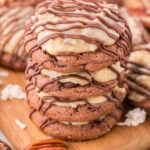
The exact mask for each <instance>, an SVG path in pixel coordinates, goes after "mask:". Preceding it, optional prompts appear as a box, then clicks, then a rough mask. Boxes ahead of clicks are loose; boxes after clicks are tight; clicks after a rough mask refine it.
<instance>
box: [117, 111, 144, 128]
mask: <svg viewBox="0 0 150 150" xmlns="http://www.w3.org/2000/svg"><path fill="white" fill-rule="evenodd" d="M125 116H126V120H125V121H124V122H120V123H118V125H119V126H138V125H140V124H142V123H144V122H145V120H146V116H147V114H146V111H145V110H143V109H141V108H135V109H133V110H130V111H129V112H128V113H127V114H126V115H125Z"/></svg>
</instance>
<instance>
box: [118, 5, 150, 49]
mask: <svg viewBox="0 0 150 150" xmlns="http://www.w3.org/2000/svg"><path fill="white" fill-rule="evenodd" d="M120 12H121V14H122V16H123V17H124V18H125V19H126V21H127V22H128V25H129V27H130V30H131V33H132V45H133V46H137V45H141V44H146V43H149V42H150V36H149V34H148V32H147V30H146V29H145V28H144V26H143V24H142V23H141V21H140V20H139V18H138V17H135V16H133V15H132V14H131V13H130V12H129V11H128V10H127V9H126V8H124V7H122V8H120Z"/></svg>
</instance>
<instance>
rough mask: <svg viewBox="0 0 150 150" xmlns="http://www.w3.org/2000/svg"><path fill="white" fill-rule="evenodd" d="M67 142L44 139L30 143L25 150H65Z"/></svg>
mask: <svg viewBox="0 0 150 150" xmlns="http://www.w3.org/2000/svg"><path fill="white" fill-rule="evenodd" d="M67 147H68V146H67V142H65V141H62V140H59V139H46V140H40V141H37V142H34V143H31V144H30V145H29V146H27V148H25V150H67Z"/></svg>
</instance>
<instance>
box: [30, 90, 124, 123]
mask: <svg viewBox="0 0 150 150" xmlns="http://www.w3.org/2000/svg"><path fill="white" fill-rule="evenodd" d="M111 98H112V99H107V98H106V97H105V96H99V97H97V98H93V99H92V98H91V99H92V101H90V98H89V99H84V100H83V99H77V100H70V99H64V100H60V98H58V97H49V99H47V100H45V99H44V98H43V99H42V98H39V97H38V95H37V94H36V92H35V91H34V90H32V91H30V92H29V93H28V104H29V106H31V107H32V108H34V109H36V110H38V111H40V112H42V113H43V114H44V115H46V116H47V117H49V118H52V119H54V120H59V121H91V120H96V119H98V118H99V117H100V116H104V115H107V114H108V113H110V112H111V111H113V110H114V109H115V108H116V107H117V106H118V105H120V104H121V102H122V101H121V100H119V99H117V98H115V97H111ZM60 112H61V113H60Z"/></svg>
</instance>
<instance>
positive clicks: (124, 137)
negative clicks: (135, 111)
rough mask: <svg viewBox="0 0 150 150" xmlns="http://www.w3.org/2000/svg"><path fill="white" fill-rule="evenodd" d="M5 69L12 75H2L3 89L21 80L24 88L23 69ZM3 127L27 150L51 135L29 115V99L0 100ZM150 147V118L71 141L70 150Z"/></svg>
mask: <svg viewBox="0 0 150 150" xmlns="http://www.w3.org/2000/svg"><path fill="white" fill-rule="evenodd" d="M4 70H5V71H7V72H9V74H10V76H9V77H7V78H4V77H0V80H2V81H4V84H3V85H2V86H0V90H1V89H3V88H4V87H5V86H6V85H7V84H8V83H12V84H19V85H21V86H22V88H23V90H24V85H25V82H24V75H23V73H15V72H13V71H9V70H7V69H4V68H0V71H4ZM16 119H19V120H20V121H22V122H23V123H24V124H26V125H27V127H26V129H24V130H22V129H20V128H19V126H17V124H16V123H15V120H16ZM0 130H2V131H3V132H4V134H5V135H6V137H7V138H8V139H9V140H10V142H11V143H12V145H13V146H14V148H15V150H23V149H24V148H25V147H26V146H27V145H28V144H29V143H30V142H33V141H36V140H40V139H47V138H49V137H48V136H47V135H44V134H43V133H42V132H41V131H40V130H39V129H38V128H37V127H36V126H35V125H34V124H33V123H32V121H31V120H30V119H29V118H28V106H27V104H26V101H25V100H9V101H1V100H0ZM87 132H88V131H87ZM149 148H150V118H148V119H147V121H146V122H145V123H144V124H142V125H140V126H138V127H118V126H117V127H115V128H114V129H113V130H112V131H111V132H110V133H108V134H107V135H105V136H103V137H101V138H99V139H97V140H93V141H87V142H76V143H75V142H70V143H69V150H148V149H149Z"/></svg>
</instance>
